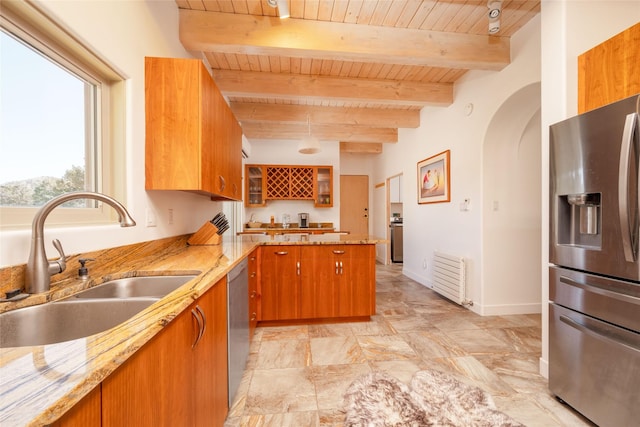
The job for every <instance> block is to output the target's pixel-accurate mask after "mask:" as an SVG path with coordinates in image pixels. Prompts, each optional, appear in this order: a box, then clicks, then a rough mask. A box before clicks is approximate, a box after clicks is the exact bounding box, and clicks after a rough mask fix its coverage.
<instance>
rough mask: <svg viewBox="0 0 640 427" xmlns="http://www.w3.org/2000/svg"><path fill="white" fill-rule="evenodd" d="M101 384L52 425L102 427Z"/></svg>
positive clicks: (55, 426)
mask: <svg viewBox="0 0 640 427" xmlns="http://www.w3.org/2000/svg"><path fill="white" fill-rule="evenodd" d="M100 400H101V395H100V386H99V385H98V386H97V387H96V388H94V389H93V390H92V391H91V392H89V394H87V395H86V396H85V397H83V398H82V400H81V401H80V402H78V403H76V404H75V405H74V407H73V408H71V409H70V410H69V411H68V412H67V413H66V414H64V415H63V416H62V417H61V418H60V419H59V420H58V421H56V422H54V423H52V424H51V427H100V426H101V421H100V418H101V413H100Z"/></svg>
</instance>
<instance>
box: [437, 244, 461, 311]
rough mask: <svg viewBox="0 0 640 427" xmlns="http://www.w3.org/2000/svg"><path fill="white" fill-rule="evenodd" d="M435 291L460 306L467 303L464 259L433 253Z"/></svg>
mask: <svg viewBox="0 0 640 427" xmlns="http://www.w3.org/2000/svg"><path fill="white" fill-rule="evenodd" d="M433 259H434V262H433V290H434V291H436V292H438V293H439V294H440V295H442V296H444V297H446V298H448V299H450V300H451V301H453V302H455V303H458V304H461V305H463V304H468V302H467V301H465V275H464V273H465V271H464V270H465V268H464V258H463V257H459V256H455V255H448V254H444V253H442V252H438V251H435V252H434V253H433Z"/></svg>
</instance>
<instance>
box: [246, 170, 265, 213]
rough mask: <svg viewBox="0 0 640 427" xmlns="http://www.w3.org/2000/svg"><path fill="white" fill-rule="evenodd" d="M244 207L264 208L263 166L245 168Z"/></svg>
mask: <svg viewBox="0 0 640 427" xmlns="http://www.w3.org/2000/svg"><path fill="white" fill-rule="evenodd" d="M245 194H246V197H245V206H266V204H267V200H266V199H265V197H264V195H265V169H264V167H263V166H247V168H246V192H245Z"/></svg>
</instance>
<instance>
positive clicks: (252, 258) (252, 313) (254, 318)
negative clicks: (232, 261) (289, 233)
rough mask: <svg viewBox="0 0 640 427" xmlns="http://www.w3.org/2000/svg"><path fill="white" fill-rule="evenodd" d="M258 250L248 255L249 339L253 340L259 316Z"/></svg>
mask: <svg viewBox="0 0 640 427" xmlns="http://www.w3.org/2000/svg"><path fill="white" fill-rule="evenodd" d="M258 254H259V251H258V249H254V250H253V252H251V254H250V255H249V337H250V338H251V339H253V332H254V330H255V328H256V326H257V324H258V318H259V316H260V314H259V313H260V294H259V286H258V281H259V280H260V279H259V264H260V263H259V260H258Z"/></svg>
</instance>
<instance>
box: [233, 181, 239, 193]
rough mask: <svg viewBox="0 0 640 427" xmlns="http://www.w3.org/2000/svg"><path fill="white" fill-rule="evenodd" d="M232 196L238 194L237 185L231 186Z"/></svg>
mask: <svg viewBox="0 0 640 427" xmlns="http://www.w3.org/2000/svg"><path fill="white" fill-rule="evenodd" d="M233 194H238V185H237V184H235V183H234V184H233Z"/></svg>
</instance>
